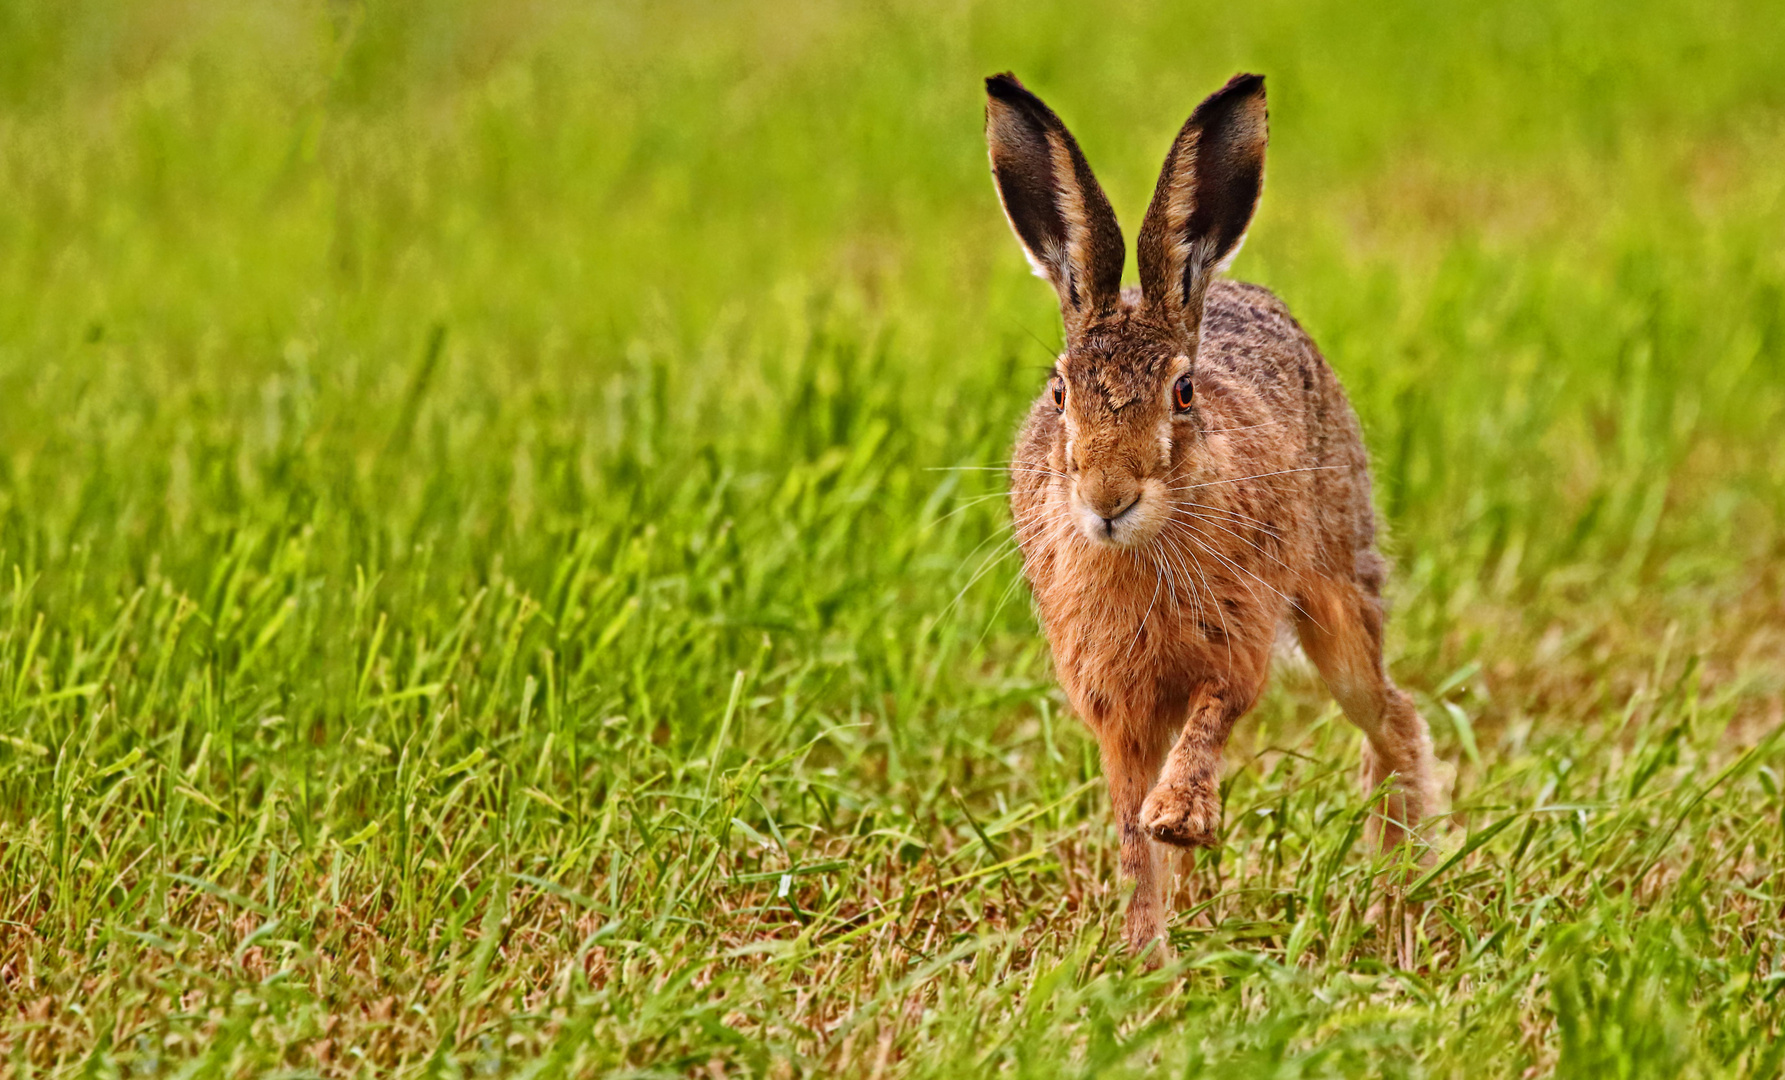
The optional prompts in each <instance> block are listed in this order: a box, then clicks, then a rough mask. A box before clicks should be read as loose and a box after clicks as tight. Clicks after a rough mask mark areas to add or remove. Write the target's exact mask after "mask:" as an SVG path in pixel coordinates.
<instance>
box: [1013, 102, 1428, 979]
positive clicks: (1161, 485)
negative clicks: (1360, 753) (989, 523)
mask: <svg viewBox="0 0 1785 1080" xmlns="http://www.w3.org/2000/svg"><path fill="white" fill-rule="evenodd" d="M986 93H987V101H986V140H987V141H988V142H989V143H990V144H991V158H992V175H993V178H994V179H995V181H996V183H997V188H998V194H999V197H1000V198H1001V199H1002V200H1003V204H1004V212H1005V215H1006V216H1007V217H1008V218H1009V219H1010V225H1011V228H1013V229H1014V230H1015V231H1016V235H1017V239H1018V240H1020V241H1021V242H1022V245H1023V249H1024V251H1025V252H1026V253H1027V254H1028V257H1029V262H1030V263H1031V264H1032V265H1033V267H1034V268H1035V272H1036V274H1037V275H1039V276H1041V277H1044V278H1046V279H1047V280H1048V281H1049V282H1051V283H1052V284H1053V286H1054V290H1055V291H1056V292H1057V293H1059V296H1060V311H1061V314H1062V315H1063V316H1064V318H1065V328H1066V347H1065V350H1064V351H1063V352H1062V353H1061V354H1060V357H1059V359H1058V362H1057V363H1056V364H1055V366H1054V369H1053V372H1052V373H1051V375H1050V377H1049V379H1048V382H1047V386H1046V388H1045V389H1044V390H1043V391H1042V394H1041V398H1040V400H1038V401H1036V403H1035V406H1034V408H1033V409H1031V410H1030V412H1029V416H1028V419H1027V421H1026V422H1025V423H1024V425H1023V429H1022V432H1021V434H1020V435H1019V436H1018V437H1017V444H1016V454H1015V458H1014V461H1013V464H1012V466H1011V473H1010V484H1011V493H1010V501H1011V510H1012V513H1013V515H1014V517H1015V520H1016V537H1017V542H1018V545H1019V546H1020V547H1021V549H1022V554H1023V572H1024V573H1025V574H1026V575H1027V577H1028V579H1029V584H1030V586H1031V588H1032V589H1033V591H1034V595H1035V600H1036V605H1037V608H1038V609H1039V612H1040V616H1041V621H1042V624H1043V626H1044V628H1045V630H1046V632H1047V638H1048V643H1049V644H1050V645H1051V646H1052V649H1053V656H1054V665H1055V667H1056V669H1057V671H1058V674H1059V678H1060V682H1061V683H1062V684H1063V685H1064V687H1065V689H1066V694H1067V696H1068V697H1069V698H1070V699H1071V701H1072V705H1073V707H1074V708H1075V709H1076V710H1077V711H1078V714H1079V715H1080V716H1081V717H1082V718H1083V719H1084V721H1085V723H1086V724H1088V725H1089V726H1090V728H1091V730H1092V731H1093V732H1094V733H1095V734H1096V737H1097V740H1098V743H1099V745H1100V747H1101V749H1102V752H1103V767H1104V773H1105V775H1106V776H1107V778H1108V781H1109V791H1110V802H1111V804H1112V806H1113V809H1114V811H1115V815H1116V822H1117V825H1118V828H1119V830H1120V835H1121V844H1122V850H1121V867H1122V872H1123V873H1124V874H1125V875H1126V876H1129V877H1132V878H1133V879H1134V882H1135V892H1134V896H1133V899H1132V900H1131V901H1130V902H1129V906H1128V915H1127V924H1126V928H1125V930H1124V932H1123V936H1124V938H1125V939H1126V941H1127V942H1128V945H1129V946H1130V948H1132V949H1134V950H1137V951H1141V950H1148V949H1154V950H1155V951H1153V953H1152V956H1153V958H1154V959H1155V960H1156V959H1158V958H1159V957H1162V956H1163V955H1164V954H1165V952H1166V946H1165V944H1164V942H1163V941H1162V940H1161V937H1162V932H1163V926H1164V918H1165V913H1164V906H1165V886H1166V883H1167V882H1166V878H1167V876H1168V874H1169V870H1168V867H1167V864H1168V862H1169V861H1170V860H1168V859H1167V856H1168V855H1170V854H1171V852H1172V847H1178V848H1184V847H1193V846H1208V845H1213V844H1215V843H1217V842H1218V841H1219V837H1220V826H1221V795H1220V780H1221V755H1222V751H1223V749H1224V747H1225V745H1226V743H1227V737H1228V733H1229V732H1230V731H1232V730H1233V725H1234V723H1235V721H1237V720H1238V719H1239V718H1240V717H1241V716H1243V715H1245V713H1246V710H1247V709H1249V708H1251V707H1252V703H1253V702H1254V701H1256V700H1257V698H1258V695H1259V692H1260V691H1261V690H1262V689H1263V686H1264V680H1265V677H1266V674H1267V672H1268V669H1269V666H1270V659H1271V651H1272V644H1273V642H1274V640H1275V638H1276V635H1277V629H1278V627H1279V625H1282V624H1284V623H1293V625H1294V627H1295V630H1296V633H1297V635H1298V636H1299V638H1300V640H1301V643H1302V648H1303V650H1304V651H1305V652H1306V653H1307V655H1308V657H1309V658H1310V659H1312V660H1313V662H1314V664H1315V666H1316V667H1317V668H1319V670H1320V674H1321V676H1322V677H1323V678H1324V679H1325V681H1326V685H1327V686H1328V688H1330V689H1331V691H1332V693H1333V696H1334V697H1336V698H1337V699H1338V701H1339V704H1340V705H1341V706H1342V707H1343V708H1344V710H1345V714H1346V715H1347V716H1348V717H1350V718H1351V720H1352V722H1353V723H1355V724H1356V725H1357V726H1358V727H1360V728H1362V729H1363V732H1364V734H1365V736H1366V737H1367V738H1366V743H1367V744H1366V746H1365V748H1364V785H1365V788H1366V790H1367V791H1372V792H1373V791H1374V790H1376V788H1377V787H1378V786H1379V785H1381V784H1382V783H1383V782H1384V781H1389V782H1390V789H1389V793H1388V795H1387V796H1386V797H1385V798H1384V800H1383V803H1382V804H1381V805H1380V807H1379V809H1378V811H1377V813H1376V816H1375V818H1374V819H1373V824H1372V831H1374V832H1375V833H1376V834H1377V836H1378V839H1379V842H1380V843H1381V844H1382V845H1383V847H1385V848H1387V847H1391V846H1393V845H1397V844H1399V843H1401V842H1402V840H1403V839H1405V838H1406V836H1407V833H1408V830H1410V829H1412V828H1413V827H1415V826H1416V825H1417V824H1418V823H1419V821H1420V819H1421V818H1422V817H1423V816H1424V814H1425V813H1426V811H1427V808H1428V805H1429V802H1430V798H1431V794H1430V793H1431V785H1432V779H1431V778H1432V750H1431V738H1430V736H1429V734H1428V733H1427V731H1426V725H1425V722H1424V721H1423V720H1422V719H1421V718H1420V716H1419V714H1418V713H1417V712H1416V711H1415V710H1414V708H1413V703H1412V701H1410V700H1409V699H1408V697H1407V695H1406V694H1405V693H1403V692H1402V691H1401V690H1400V689H1398V688H1397V687H1396V686H1395V684H1394V683H1393V682H1391V681H1390V680H1389V677H1388V673H1387V672H1386V671H1385V670H1384V668H1383V664H1382V623H1383V604H1382V597H1381V593H1382V584H1383V578H1384V576H1385V573H1386V564H1385V563H1384V561H1383V559H1382V557H1381V556H1380V555H1378V554H1377V552H1376V550H1375V546H1374V545H1375V535H1376V518H1375V513H1374V511H1373V510H1372V508H1371V505H1370V474H1369V462H1368V458H1367V456H1366V455H1365V452H1364V447H1363V441H1362V437H1361V435H1360V433H1359V430H1358V423H1357V418H1356V416H1355V415H1354V414H1353V413H1352V411H1351V407H1350V405H1349V403H1348V402H1347V401H1346V399H1345V394H1344V392H1343V391H1342V390H1341V389H1340V388H1339V381H1338V379H1337V377H1335V376H1334V374H1333V371H1332V369H1331V368H1329V367H1328V366H1327V364H1326V361H1325V360H1324V359H1323V358H1322V357H1321V355H1320V352H1319V350H1318V349H1316V348H1315V346H1314V342H1313V341H1311V340H1310V339H1309V338H1308V335H1307V334H1306V333H1304V332H1303V330H1302V328H1301V327H1300V326H1299V325H1298V324H1297V323H1296V321H1295V320H1294V319H1293V318H1291V317H1290V314H1289V312H1288V310H1287V309H1286V308H1285V307H1284V306H1283V303H1282V301H1280V300H1278V299H1277V298H1276V297H1275V296H1274V295H1272V294H1271V293H1270V292H1269V291H1267V290H1265V289H1262V288H1259V287H1258V286H1255V285H1244V284H1240V283H1237V282H1233V281H1227V280H1223V279H1218V278H1217V275H1218V274H1219V273H1220V272H1221V271H1222V270H1223V269H1225V267H1226V265H1227V264H1228V263H1229V262H1230V261H1231V260H1232V258H1233V256H1234V254H1235V253H1236V252H1237V251H1238V250H1239V247H1240V243H1241V241H1243V240H1244V239H1245V234H1246V228H1247V226H1248V224H1249V223H1250V222H1251V220H1252V212H1253V209H1254V208H1255V207H1256V205H1257V203H1258V196H1259V190H1260V188H1261V186H1262V184H1263V178H1264V149H1265V142H1266V127H1265V98H1264V79H1263V78H1262V77H1261V76H1258V75H1238V76H1235V77H1234V78H1233V79H1232V80H1231V81H1229V82H1228V84H1227V85H1226V86H1224V87H1222V88H1221V89H1220V90H1218V91H1216V92H1215V93H1214V94H1213V95H1211V96H1210V97H1209V98H1208V99H1207V100H1206V101H1204V102H1203V103H1202V104H1201V105H1198V106H1197V107H1196V111H1195V112H1194V113H1192V114H1191V115H1190V119H1189V120H1188V121H1187V122H1186V123H1185V124H1184V127H1183V129H1182V130H1181V131H1180V132H1179V133H1178V137H1177V140H1176V141H1175V142H1173V143H1172V147H1171V152H1170V154H1169V155H1168V156H1167V157H1166V159H1165V168H1164V169H1163V170H1162V171H1161V172H1160V174H1159V184H1158V187H1157V189H1156V190H1155V191H1154V193H1153V200H1152V203H1151V204H1150V205H1149V206H1148V207H1147V214H1146V219H1145V220H1144V221H1142V222H1141V227H1140V237H1139V239H1138V241H1137V242H1136V255H1137V259H1138V262H1139V264H1140V288H1139V289H1138V290H1133V289H1130V290H1126V291H1125V290H1123V289H1122V286H1121V282H1122V263H1123V259H1124V249H1123V242H1122V232H1121V229H1120V228H1119V227H1118V226H1117V224H1116V217H1115V214H1114V212H1113V211H1112V210H1111V209H1110V205H1109V201H1108V200H1107V199H1106V198H1105V197H1104V194H1103V191H1102V189H1101V188H1099V187H1098V185H1097V180H1096V178H1095V177H1093V176H1092V175H1091V168H1090V166H1089V165H1088V164H1086V162H1085V158H1084V155H1083V154H1082V153H1080V152H1079V148H1078V144H1077V142H1075V141H1074V140H1073V138H1072V135H1071V134H1070V133H1068V132H1067V130H1066V127H1065V125H1063V124H1061V122H1060V119H1059V117H1057V116H1055V115H1054V113H1053V111H1052V110H1050V109H1049V108H1048V107H1047V106H1046V105H1044V104H1042V102H1041V99H1039V98H1037V97H1036V96H1035V95H1034V94H1031V93H1030V92H1029V91H1028V90H1026V89H1024V87H1023V85H1022V83H1020V82H1018V81H1017V80H1016V78H1015V77H1014V76H1012V75H1009V74H1004V75H995V76H993V77H991V78H989V79H987V80H986ZM1168 845H1169V846H1168Z"/></svg>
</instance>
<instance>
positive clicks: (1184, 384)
mask: <svg viewBox="0 0 1785 1080" xmlns="http://www.w3.org/2000/svg"><path fill="white" fill-rule="evenodd" d="M1195 393H1196V386H1195V384H1193V383H1192V382H1191V381H1190V376H1188V375H1181V376H1179V377H1178V381H1177V385H1175V386H1173V387H1172V388H1171V403H1172V404H1173V405H1175V406H1177V409H1178V411H1179V412H1185V411H1187V410H1188V409H1189V408H1190V398H1191V396H1192V395H1193V394H1195Z"/></svg>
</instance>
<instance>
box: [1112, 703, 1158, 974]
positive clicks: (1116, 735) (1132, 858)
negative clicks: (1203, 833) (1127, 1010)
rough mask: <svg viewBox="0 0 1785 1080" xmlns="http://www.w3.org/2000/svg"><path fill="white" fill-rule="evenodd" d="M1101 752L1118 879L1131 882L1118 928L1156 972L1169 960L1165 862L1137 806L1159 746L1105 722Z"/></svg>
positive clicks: (1142, 798)
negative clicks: (1118, 847)
mask: <svg viewBox="0 0 1785 1080" xmlns="http://www.w3.org/2000/svg"><path fill="white" fill-rule="evenodd" d="M1097 742H1098V744H1099V746H1100V747H1101V749H1102V750H1103V775H1104V777H1105V778H1106V779H1107V780H1108V781H1109V801H1110V808H1111V809H1112V810H1114V811H1115V816H1116V833H1117V835H1118V836H1120V837H1121V842H1122V851H1121V867H1122V876H1123V877H1126V878H1128V879H1130V880H1132V881H1133V882H1134V896H1133V898H1132V899H1130V900H1129V901H1128V914H1127V918H1126V921H1125V922H1124V923H1123V926H1122V940H1123V941H1125V942H1127V944H1128V948H1129V949H1130V950H1131V951H1133V952H1137V953H1138V952H1143V951H1147V950H1148V949H1151V952H1150V953H1149V954H1148V958H1147V959H1148V963H1149V964H1151V965H1153V966H1155V967H1157V966H1158V965H1159V964H1160V963H1161V962H1163V961H1164V959H1165V958H1166V956H1167V955H1168V951H1169V950H1168V947H1167V945H1166V944H1165V941H1164V940H1163V935H1164V930H1165V886H1166V881H1165V878H1166V873H1165V870H1166V868H1165V865H1164V862H1165V859H1164V854H1165V853H1164V852H1163V851H1161V850H1160V848H1159V845H1157V844H1155V843H1153V841H1152V840H1150V839H1149V838H1148V836H1147V832H1146V830H1145V829H1144V828H1142V827H1141V824H1140V817H1141V803H1142V802H1143V801H1145V799H1146V797H1147V791H1148V789H1150V788H1151V787H1152V786H1153V778H1154V777H1156V776H1158V775H1159V761H1160V759H1161V758H1162V757H1164V756H1165V755H1164V745H1163V743H1162V742H1161V741H1160V740H1158V739H1156V738H1154V737H1153V736H1152V733H1151V732H1146V731H1136V730H1134V729H1133V728H1131V727H1129V726H1128V725H1126V724H1122V723H1120V722H1109V723H1108V724H1107V725H1106V726H1104V727H1103V728H1102V729H1101V730H1100V731H1099V732H1098V736H1097Z"/></svg>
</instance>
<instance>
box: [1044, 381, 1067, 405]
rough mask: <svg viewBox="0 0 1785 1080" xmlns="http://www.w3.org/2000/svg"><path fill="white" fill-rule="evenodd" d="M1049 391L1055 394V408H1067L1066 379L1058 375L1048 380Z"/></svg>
mask: <svg viewBox="0 0 1785 1080" xmlns="http://www.w3.org/2000/svg"><path fill="white" fill-rule="evenodd" d="M1048 392H1049V393H1051V394H1052V395H1053V396H1054V408H1056V409H1064V408H1066V380H1065V379H1062V378H1060V377H1059V376H1058V375H1056V376H1054V377H1053V379H1051V380H1049V382H1048Z"/></svg>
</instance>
